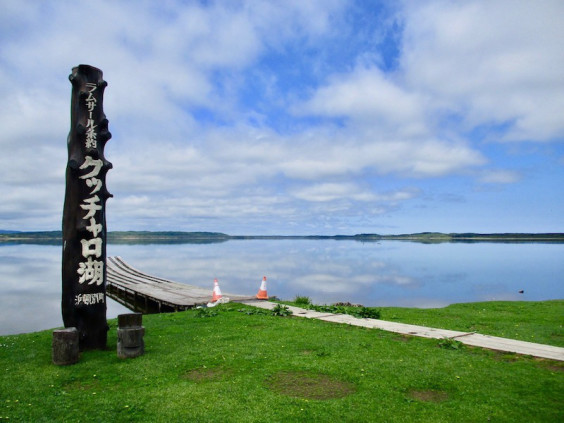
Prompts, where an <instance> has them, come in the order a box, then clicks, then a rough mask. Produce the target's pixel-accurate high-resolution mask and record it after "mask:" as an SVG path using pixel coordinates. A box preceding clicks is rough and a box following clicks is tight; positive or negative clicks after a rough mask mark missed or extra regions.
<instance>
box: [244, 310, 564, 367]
mask: <svg viewBox="0 0 564 423" xmlns="http://www.w3.org/2000/svg"><path fill="white" fill-rule="evenodd" d="M244 304H247V305H250V306H253V307H260V308H264V309H268V310H269V309H272V308H274V307H275V306H276V303H273V302H270V301H256V300H255V301H245V302H244ZM288 308H289V309H290V310H291V311H292V313H293V315H294V316H299V317H306V318H309V319H319V320H324V321H326V322H332V323H344V324H347V325H352V326H361V327H365V328H371V329H382V330H385V331H389V332H395V333H400V334H402V335H408V336H419V337H423V338H434V339H444V338H450V339H455V340H457V341H460V342H462V343H463V344H466V345H471V346H474V347H481V348H487V349H490V350H496V351H505V352H512V353H517V354H523V355H530V356H533V357H539V358H547V359H550V360H558V361H564V348H560V347H554V346H552V345H545V344H536V343H533V342H526V341H517V340H515V339H507V338H500V337H497V336H489V335H482V334H479V333H475V332H459V331H454V330H446V329H435V328H428V327H425V326H417V325H409V324H405V323H397V322H387V321H385V320H380V319H361V318H357V317H353V316H350V315H347V314H332V313H322V312H318V311H313V310H306V309H303V308H299V307H292V306H288Z"/></svg>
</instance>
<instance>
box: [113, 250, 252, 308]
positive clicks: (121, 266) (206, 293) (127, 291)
mask: <svg viewBox="0 0 564 423" xmlns="http://www.w3.org/2000/svg"><path fill="white" fill-rule="evenodd" d="M212 288H213V286H212V284H211V282H210V287H209V288H207V289H206V288H201V287H198V286H193V285H187V284H184V283H179V282H173V281H170V280H167V279H163V278H158V277H156V276H151V275H148V274H146V273H143V272H141V271H139V270H137V269H135V268H133V267H131V266H130V265H129V264H127V263H126V262H125V261H124V260H123V259H122V258H121V257H118V256H116V257H108V259H107V283H106V291H107V294H108V296H109V297H110V298H112V299H114V300H115V301H117V302H119V303H120V304H122V305H124V306H126V307H127V308H129V309H131V310H135V311H141V312H143V313H162V312H172V311H182V310H186V309H189V308H193V307H196V306H198V305H203V304H207V303H208V302H209V301H211V297H212ZM223 297H226V298H229V300H230V301H247V300H252V299H255V298H256V297H254V296H250V295H247V296H245V295H237V294H230V293H226V292H224V293H223Z"/></svg>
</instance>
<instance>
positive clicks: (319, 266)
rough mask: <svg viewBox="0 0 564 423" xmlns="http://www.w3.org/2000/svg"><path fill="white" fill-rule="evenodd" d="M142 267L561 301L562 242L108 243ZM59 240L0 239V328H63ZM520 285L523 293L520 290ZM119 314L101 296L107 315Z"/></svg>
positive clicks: (434, 297)
mask: <svg viewBox="0 0 564 423" xmlns="http://www.w3.org/2000/svg"><path fill="white" fill-rule="evenodd" d="M111 255H119V256H121V257H122V258H123V259H124V260H125V261H127V262H128V263H129V264H130V265H132V266H133V267H135V268H137V269H139V270H142V271H144V272H146V273H149V274H153V275H155V276H160V277H163V278H167V279H171V280H175V281H178V282H183V283H188V284H191V285H198V286H202V287H209V289H210V297H211V290H212V286H213V280H214V278H217V279H218V280H219V284H220V286H221V290H222V291H223V292H232V293H236V294H255V293H256V292H257V291H258V288H259V285H260V281H261V280H262V277H263V276H266V277H267V282H268V285H267V286H268V294H269V295H271V296H272V295H275V296H277V297H279V298H281V299H293V298H294V297H295V296H296V295H305V296H308V297H310V298H311V299H312V301H313V302H315V303H318V304H325V303H327V304H330V303H334V302H339V301H349V302H351V303H360V304H363V305H365V306H406V307H443V306H446V305H448V304H452V303H460V302H475V301H491V300H525V301H538V300H548V299H562V298H564V260H563V259H564V244H543V243H511V244H507V243H470V244H466V243H442V244H422V243H415V242H404V241H382V242H377V243H376V242H374V243H372V242H371V243H361V242H358V241H351V240H347V241H335V240H232V241H227V242H223V243H211V244H136V245H126V244H109V245H108V256H111ZM60 275H61V247H60V246H58V245H56V246H51V245H29V244H7V245H6V244H0V334H2V335H7V334H15V333H22V332H32V331H37V330H43V329H50V328H54V327H60V326H62V318H61V311H60V310H61V309H60V301H61V276H60ZM520 290H524V293H523V294H520V293H519V291H520ZM124 312H127V309H125V308H124V307H123V306H121V305H120V304H118V303H116V302H114V301H112V300H111V299H108V312H107V316H108V318H113V317H116V316H117V315H118V314H120V313H124Z"/></svg>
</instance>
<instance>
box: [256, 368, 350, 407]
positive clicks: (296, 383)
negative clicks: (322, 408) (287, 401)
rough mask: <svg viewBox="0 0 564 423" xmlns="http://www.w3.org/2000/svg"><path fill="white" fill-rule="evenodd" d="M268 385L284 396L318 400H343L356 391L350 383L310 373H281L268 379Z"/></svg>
mask: <svg viewBox="0 0 564 423" xmlns="http://www.w3.org/2000/svg"><path fill="white" fill-rule="evenodd" d="M267 384H268V387H269V388H270V389H272V390H273V391H276V392H278V393H280V394H283V395H288V396H292V397H297V398H305V399H316V400H328V399H334V398H343V397H346V396H347V395H351V394H352V393H354V392H355V391H356V387H355V385H354V384H352V383H350V382H345V381H342V380H338V379H336V378H334V377H331V376H328V375H324V374H319V373H308V372H280V373H277V374H275V375H274V376H271V377H270V378H269V379H267Z"/></svg>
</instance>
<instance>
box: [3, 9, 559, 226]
mask: <svg viewBox="0 0 564 423" xmlns="http://www.w3.org/2000/svg"><path fill="white" fill-rule="evenodd" d="M512 4H513V5H514V6H513V7H510V6H511V5H512ZM540 4H541V6H542V7H541V6H536V5H531V4H530V3H525V2H514V3H506V2H505V1H499V2H476V1H469V2H464V3H452V2H446V1H445V2H443V1H433V2H432V1H422V2H405V3H403V8H400V9H398V10H397V16H400V17H401V18H402V19H403V28H404V30H405V33H404V38H403V41H402V44H399V45H397V46H395V47H397V48H398V53H397V54H398V57H397V60H398V63H399V67H394V66H392V67H391V68H392V69H391V70H390V69H388V68H386V69H385V68H384V60H383V57H384V53H383V51H380V50H378V49H375V46H376V45H378V46H380V45H381V44H382V43H384V38H385V35H386V31H387V28H388V27H391V26H393V25H390V22H389V21H391V20H393V19H392V17H390V16H389V15H386V16H387V17H386V19H389V21H386V22H385V23H382V22H380V21H376V22H374V23H373V24H372V23H371V24H370V25H369V26H366V25H367V24H366V23H364V22H360V21H358V22H356V21H352V20H351V19H352V16H353V15H355V14H358V15H360V12H358V13H357V12H355V13H352V14H351V9H350V8H351V7H353V6H354V7H364V5H358V4H357V5H352V6H351V4H350V3H348V2H342V1H338V0H331V1H329V0H315V1H307V2H303V1H299V0H292V1H288V2H284V4H279V3H276V2H271V1H259V0H248V1H241V2H199V1H187V2H185V1H165V2H159V3H158V5H157V4H156V3H154V2H151V1H140V2H114V1H99V2H95V3H93V2H73V1H70V0H61V1H58V2H41V3H37V2H34V1H23V0H18V1H8V0H6V1H4V2H3V12H5V13H3V14H2V16H0V39H1V47H2V48H1V49H0V63H1V65H0V95H2V98H3V99H4V101H3V102H2V104H1V105H0V126H1V127H2V130H3V136H2V138H0V143H1V145H2V149H3V154H2V156H0V181H1V182H0V190H1V191H2V196H3V201H4V203H5V204H2V206H1V207H0V216H1V217H2V219H3V221H7V220H9V221H10V222H13V226H11V228H13V229H21V228H20V227H19V226H21V225H24V223H22V222H25V225H24V226H25V227H26V228H29V229H53V228H57V227H58V226H59V225H60V213H61V207H62V195H63V192H64V166H65V164H66V145H65V144H66V143H65V140H66V137H67V134H68V131H69V124H70V121H69V101H70V92H71V85H70V83H69V82H68V80H67V76H68V74H69V73H70V72H71V68H72V67H73V66H76V65H78V64H81V63H87V64H91V65H94V66H98V67H100V68H101V69H102V70H103V71H104V78H105V79H106V80H107V81H108V83H109V86H108V88H107V89H106V93H105V100H104V110H105V113H106V115H107V117H108V119H109V121H110V131H111V132H112V134H113V138H112V139H111V140H110V142H109V143H108V144H107V146H106V156H107V158H108V159H109V160H110V161H111V162H112V163H113V164H114V169H112V170H111V171H110V172H109V173H108V179H107V183H108V189H109V191H110V192H112V193H113V194H114V195H115V198H113V199H111V200H110V201H109V203H108V208H109V210H111V211H112V213H114V214H113V215H111V216H110V217H109V219H110V220H111V221H112V222H113V223H115V225H118V226H119V227H120V228H121V229H129V228H140V229H144V228H149V229H150V228H152V227H154V225H157V224H158V225H161V226H160V227H161V228H163V227H164V228H167V227H168V228H187V227H189V228H191V229H194V230H198V229H199V228H198V227H196V226H190V225H198V224H201V222H203V221H204V220H205V219H209V220H212V219H213V220H214V225H215V224H217V225H225V226H226V227H227V226H228V224H227V223H225V222H229V224H231V223H233V222H235V223H236V222H237V220H238V221H239V222H244V225H248V226H246V227H251V226H252V224H253V223H255V224H257V225H259V224H260V225H262V226H261V228H263V229H262V230H264V228H268V229H269V230H270V227H271V226H280V227H282V226H285V225H286V227H288V228H296V227H297V228H300V229H301V230H302V228H314V230H315V228H317V227H322V228H324V229H325V228H328V229H326V230H328V231H331V232H332V231H333V230H335V228H336V226H335V225H337V224H338V225H340V226H339V227H342V228H345V229H344V230H343V232H348V231H347V229H346V228H347V223H350V222H353V221H354V222H356V223H357V224H358V225H359V226H361V224H362V225H364V224H371V223H372V221H373V216H375V215H382V214H386V213H389V212H390V211H391V210H396V209H398V208H401V207H403V206H404V205H406V204H409V202H410V200H413V199H415V198H417V197H418V196H419V195H420V192H424V191H425V188H424V187H425V184H427V183H431V184H432V183H437V184H439V183H441V181H447V180H449V181H450V179H448V178H450V177H452V176H456V177H460V178H475V179H476V180H478V181H479V182H485V183H506V184H507V183H516V182H519V180H520V178H521V177H523V175H524V173H523V172H522V170H521V169H520V167H519V166H520V165H519V164H518V163H516V164H511V165H509V164H508V163H507V162H506V163H499V162H497V161H498V160H499V157H497V156H491V157H490V156H489V149H488V148H487V147H484V145H483V144H479V143H477V142H475V141H474V139H473V138H472V135H469V134H471V133H472V131H473V130H476V128H478V129H479V128H482V127H488V126H489V125H493V126H495V127H496V128H497V129H496V131H493V132H487V131H484V132H485V135H484V139H487V140H491V139H496V138H495V137H497V139H500V140H513V141H515V140H522V139H532V140H538V141H546V140H551V139H561V138H562V136H563V134H564V129H563V128H564V126H563V125H564V124H563V123H562V119H561V116H560V114H561V110H564V95H563V94H562V91H563V88H562V87H563V78H564V76H563V75H564V74H563V73H562V72H561V69H562V68H563V66H562V64H563V63H564V58H563V55H564V53H563V51H564V50H562V49H561V47H560V45H559V40H561V39H563V38H564V37H563V34H562V31H563V29H562V28H561V25H557V23H558V22H557V21H558V19H557V16H560V15H561V13H559V11H560V8H561V6H560V3H557V2H548V1H543V2H541V3H540ZM402 14H403V16H402ZM355 16H356V15H355ZM397 16H396V15H394V16H393V18H394V19H395V18H396V17H397ZM356 24H360V25H361V27H360V28H357V27H356ZM357 29H360V31H358V32H357ZM401 35H402V34H401V33H400V32H395V33H394V37H392V38H394V39H399V38H400V36H401ZM341 36H343V37H341ZM375 36H377V37H378V40H377V42H376V41H375V40H374V39H373V38H374V37H375ZM347 37H349V38H347ZM354 37H360V38H359V39H354V41H356V43H355V45H354V48H355V49H358V51H353V52H351V54H350V57H347V59H346V60H348V62H347V61H346V60H345V59H343V58H342V57H337V56H331V55H330V54H329V53H328V51H329V49H328V45H327V42H328V40H329V41H331V42H338V41H339V40H340V39H341V38H345V39H351V40H353V38H354ZM362 37H364V38H362ZM351 48H352V47H351ZM278 60H284V61H285V62H284V63H279V62H278ZM341 60H342V61H343V62H344V63H339V62H340V61H341ZM394 60H395V59H394ZM329 62H331V63H329ZM333 62H335V63H337V64H338V65H335V66H333ZM279 65H283V66H285V72H286V73H285V72H278V70H279ZM327 69H332V71H331V72H334V73H332V74H326V73H327ZM333 69H337V70H336V71H333ZM384 69H385V70H384ZM306 73H307V75H306ZM256 79H259V81H258V82H257V81H256ZM249 81H252V82H253V83H256V84H249ZM296 82H297V85H296V84H295V83H296ZM263 90H264V92H263ZM272 110H274V112H273V111H272ZM278 118H280V120H281V121H282V123H281V124H279V125H278V122H277V119H278ZM249 122H252V123H249ZM499 128H501V129H499ZM559 137H560V138H559ZM486 164H487V165H488V169H507V168H509V167H510V168H511V169H515V170H512V171H507V170H487V169H486V170H484V169H482V167H483V166H484V165H486ZM521 168H522V167H521ZM406 179H408V181H406ZM429 179H433V181H432V182H429V181H428V180H429ZM374 181H381V183H379V184H378V183H377V184H374ZM388 182H391V184H390V186H388V187H387V186H386V183H388ZM30 187H34V188H30ZM402 187H410V188H402ZM20 188H21V190H20ZM450 189H455V188H450V187H449V190H450ZM35 191H37V192H38V194H37V195H35V196H34V194H33V192H35ZM6 193H8V194H6ZM40 209H42V210H44V212H45V213H44V215H42V216H38V214H37V213H36V212H35V211H34V210H40ZM312 216H313V217H312ZM188 221H189V222H188ZM18 222H20V223H18ZM248 222H253V223H248ZM359 222H360V223H359ZM351 224H352V223H351ZM28 225H29V226H28ZM137 225H139V226H137ZM241 226H243V224H239V226H238V227H241ZM214 229H215V228H214V227H212V228H211V230H214ZM258 230H259V231H261V229H258ZM290 230H291V229H290ZM303 230H305V229H303Z"/></svg>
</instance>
